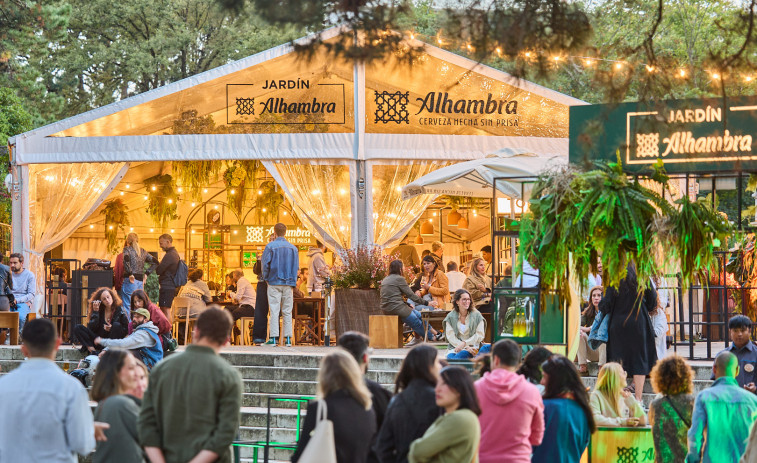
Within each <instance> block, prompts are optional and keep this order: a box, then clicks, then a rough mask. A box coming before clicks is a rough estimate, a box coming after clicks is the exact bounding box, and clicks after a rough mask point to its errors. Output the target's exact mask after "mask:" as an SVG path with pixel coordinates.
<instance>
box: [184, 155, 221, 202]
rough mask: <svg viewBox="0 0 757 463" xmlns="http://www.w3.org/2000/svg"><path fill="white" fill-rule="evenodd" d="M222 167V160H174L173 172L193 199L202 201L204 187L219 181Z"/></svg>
mask: <svg viewBox="0 0 757 463" xmlns="http://www.w3.org/2000/svg"><path fill="white" fill-rule="evenodd" d="M221 167H222V164H221V162H220V161H174V162H172V163H171V172H172V173H173V176H174V178H175V179H176V183H177V184H179V185H181V186H182V187H183V188H186V190H187V193H188V194H189V196H190V198H191V199H193V200H195V201H201V200H202V190H203V188H205V187H207V185H208V184H211V183H215V182H216V181H217V179H218V173H219V172H220V171H221Z"/></svg>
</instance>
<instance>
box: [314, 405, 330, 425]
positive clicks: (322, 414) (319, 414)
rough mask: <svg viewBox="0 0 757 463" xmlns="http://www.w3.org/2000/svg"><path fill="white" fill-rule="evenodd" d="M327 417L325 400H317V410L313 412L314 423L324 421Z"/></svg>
mask: <svg viewBox="0 0 757 463" xmlns="http://www.w3.org/2000/svg"><path fill="white" fill-rule="evenodd" d="M327 419H328V407H327V406H326V401H325V400H323V399H319V400H318V410H317V411H316V414H315V424H318V423H320V422H321V421H326V420H327Z"/></svg>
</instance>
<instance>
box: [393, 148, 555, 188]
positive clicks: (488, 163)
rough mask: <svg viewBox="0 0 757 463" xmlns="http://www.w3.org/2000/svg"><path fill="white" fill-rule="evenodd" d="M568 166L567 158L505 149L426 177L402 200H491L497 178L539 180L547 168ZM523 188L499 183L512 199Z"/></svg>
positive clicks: (514, 184)
mask: <svg viewBox="0 0 757 463" xmlns="http://www.w3.org/2000/svg"><path fill="white" fill-rule="evenodd" d="M567 163H568V158H567V157H560V156H539V155H538V154H534V153H529V152H526V151H525V150H514V149H511V148H504V149H501V150H499V151H497V152H495V153H492V154H490V155H488V156H487V157H485V158H483V159H475V160H473V161H466V162H461V163H458V164H453V165H451V166H447V167H443V168H441V169H438V170H435V171H433V172H431V173H429V174H427V175H424V176H423V177H421V178H419V179H417V180H416V181H414V182H412V183H410V184H408V185H406V186H405V187H404V188H402V199H403V200H404V199H410V198H413V197H415V196H418V195H422V194H434V195H450V196H471V197H475V198H491V197H492V183H493V182H494V179H495V178H498V177H515V176H524V177H526V176H536V174H538V173H539V172H540V171H542V170H544V169H545V168H548V167H550V166H556V165H561V164H567ZM521 184H522V182H519V181H511V182H510V181H502V180H499V181H497V189H498V190H499V191H501V192H502V193H504V194H505V195H507V196H509V197H511V198H514V199H521V191H522V190H521ZM524 187H525V189H526V192H528V191H529V190H530V186H529V184H528V183H526V184H525V185H524Z"/></svg>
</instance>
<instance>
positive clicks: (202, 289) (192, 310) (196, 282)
mask: <svg viewBox="0 0 757 463" xmlns="http://www.w3.org/2000/svg"><path fill="white" fill-rule="evenodd" d="M202 275H203V272H202V269H201V268H193V269H191V270H190V271H189V275H188V278H187V279H188V281H187V284H185V285H184V286H182V287H181V289H180V290H179V297H188V298H190V299H191V300H192V304H191V305H190V306H189V316H190V317H197V316H199V315H200V313H201V312H202V311H203V310H205V309H206V308H207V304H209V303H210V302H212V300H213V298H212V296H211V295H210V288H208V284H207V283H205V282H204V281H202ZM184 314H185V310H184V309H181V310H180V311H179V313H177V314H176V316H178V317H184V316H185V315H184Z"/></svg>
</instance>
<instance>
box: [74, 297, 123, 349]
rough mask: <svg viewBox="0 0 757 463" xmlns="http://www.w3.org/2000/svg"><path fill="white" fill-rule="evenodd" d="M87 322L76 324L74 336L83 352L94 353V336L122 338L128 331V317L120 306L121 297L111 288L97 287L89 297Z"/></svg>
mask: <svg viewBox="0 0 757 463" xmlns="http://www.w3.org/2000/svg"><path fill="white" fill-rule="evenodd" d="M89 313H90V315H89V323H87V326H84V325H76V326H75V327H74V338H75V339H77V340H78V341H79V342H80V343H81V344H82V347H81V352H82V353H83V354H87V353H94V352H95V351H96V348H95V338H98V337H100V338H105V339H123V338H125V337H126V335H127V334H128V333H129V317H127V316H126V312H124V310H123V308H122V307H121V298H119V297H118V294H116V292H115V291H114V290H112V289H111V288H98V289H97V290H96V291H95V292H94V293H92V297H90V298H89Z"/></svg>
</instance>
